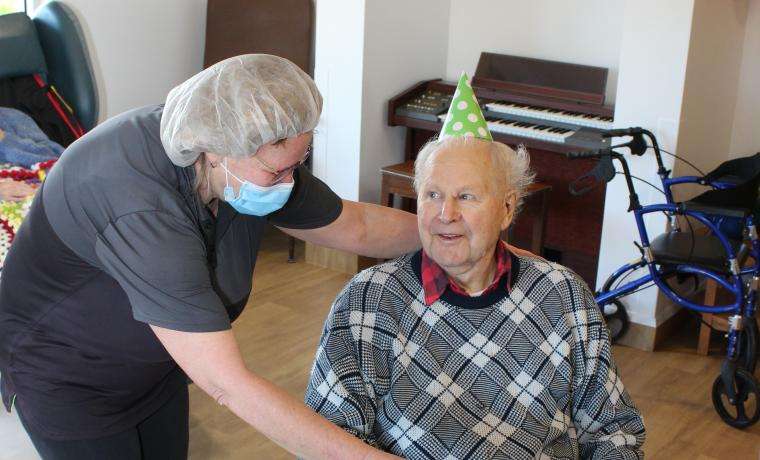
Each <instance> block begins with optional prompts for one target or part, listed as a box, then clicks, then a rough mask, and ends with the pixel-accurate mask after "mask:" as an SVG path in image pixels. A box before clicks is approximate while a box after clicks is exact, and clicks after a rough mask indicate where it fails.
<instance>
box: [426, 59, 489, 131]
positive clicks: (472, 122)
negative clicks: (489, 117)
mask: <svg viewBox="0 0 760 460" xmlns="http://www.w3.org/2000/svg"><path fill="white" fill-rule="evenodd" d="M453 136H464V137H477V138H480V139H484V140H487V141H492V140H493V137H491V132H490V131H489V130H488V124H487V123H486V119H485V118H484V117H483V112H481V111H480V104H478V99H477V98H476V97H475V92H474V91H473V90H472V86H471V85H470V82H469V81H468V78H467V74H466V73H464V72H462V76H461V77H459V83H458V84H457V90H456V91H455V92H454V97H453V98H452V99H451V105H450V106H449V113H448V114H447V115H446V121H444V122H443V129H442V130H441V133H440V134H439V135H438V139H446V138H447V137H453Z"/></svg>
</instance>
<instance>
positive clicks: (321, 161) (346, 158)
mask: <svg viewBox="0 0 760 460" xmlns="http://www.w3.org/2000/svg"><path fill="white" fill-rule="evenodd" d="M316 6H317V9H316V32H315V42H314V80H315V81H316V83H317V86H318V87H319V90H320V92H321V93H322V98H323V100H324V106H323V109H322V116H321V118H320V121H319V125H318V126H317V129H316V132H315V134H314V173H315V175H316V176H318V177H319V178H321V179H322V180H323V181H325V182H326V183H327V184H328V185H329V186H330V187H331V188H332V189H333V190H334V191H335V193H337V194H338V195H339V196H340V197H341V198H345V199H349V200H358V199H359V152H360V151H361V115H362V69H363V62H364V8H365V5H364V0H357V1H350V2H345V1H342V0H319V1H317V5H316Z"/></svg>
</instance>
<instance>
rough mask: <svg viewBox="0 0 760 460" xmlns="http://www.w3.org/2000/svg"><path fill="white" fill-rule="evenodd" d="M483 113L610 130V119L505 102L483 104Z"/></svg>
mask: <svg viewBox="0 0 760 460" xmlns="http://www.w3.org/2000/svg"><path fill="white" fill-rule="evenodd" d="M484 108H485V111H486V112H489V113H492V114H504V115H517V116H522V117H527V118H534V119H536V120H546V121H549V122H556V123H562V124H568V125H576V126H585V127H587V128H597V129H612V125H613V123H612V117H605V116H601V115H591V114H587V113H581V112H572V111H569V110H559V109H551V108H548V107H535V106H531V105H526V104H517V103H514V102H507V101H496V102H490V103H488V104H485V106H484Z"/></svg>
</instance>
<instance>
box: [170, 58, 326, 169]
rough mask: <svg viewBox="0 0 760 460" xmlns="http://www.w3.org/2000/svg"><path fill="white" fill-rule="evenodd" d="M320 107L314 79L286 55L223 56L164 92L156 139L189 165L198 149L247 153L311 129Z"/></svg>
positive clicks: (172, 156)
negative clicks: (163, 103)
mask: <svg viewBox="0 0 760 460" xmlns="http://www.w3.org/2000/svg"><path fill="white" fill-rule="evenodd" d="M321 111H322V96H321V95H320V94H319V90H318V89H317V86H316V84H315V83H314V80H312V79H311V77H309V76H308V75H307V74H306V73H305V72H304V71H302V70H301V69H300V68H298V66H296V65H295V64H293V63H292V62H290V61H288V60H287V59H284V58H281V57H277V56H272V55H268V54H244V55H242V56H236V57H232V58H229V59H225V60H224V61H221V62H219V63H217V64H214V65H213V66H211V67H209V68H208V69H206V70H204V71H202V72H200V73H198V74H197V75H195V76H193V77H191V78H190V79H188V80H187V81H185V82H184V83H182V84H180V85H179V86H177V87H175V88H174V89H172V90H171V91H170V92H169V95H168V96H167V97H166V104H165V105H164V112H163V115H162V117H161V143H162V144H163V145H164V149H166V153H167V155H168V156H169V158H170V159H171V161H172V162H173V163H174V164H176V165H178V166H189V165H191V164H192V163H193V162H195V160H196V159H197V158H198V156H199V155H200V154H201V153H202V152H211V153H215V154H217V155H222V156H229V157H233V158H241V157H250V156H252V155H254V154H255V153H256V151H257V150H258V149H259V147H261V146H262V145H264V144H268V143H270V142H274V141H277V140H280V139H285V138H289V137H295V136H298V135H299V134H303V133H305V132H308V131H311V130H313V129H314V127H315V126H316V125H317V121H318V120H319V114H320V112H321Z"/></svg>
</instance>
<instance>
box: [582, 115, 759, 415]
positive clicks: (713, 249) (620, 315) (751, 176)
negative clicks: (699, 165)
mask: <svg viewBox="0 0 760 460" xmlns="http://www.w3.org/2000/svg"><path fill="white" fill-rule="evenodd" d="M603 136H604V137H623V136H631V140H630V141H628V142H626V143H624V144H619V145H614V146H611V147H609V148H605V149H600V150H595V151H588V152H578V153H571V154H569V155H568V156H569V157H570V158H597V159H598V160H599V161H598V163H597V165H596V167H595V168H594V170H593V171H591V172H590V173H589V174H587V175H585V176H583V177H582V178H580V179H579V180H578V181H575V182H574V183H573V184H571V187H570V191H571V193H573V194H576V195H578V194H582V193H585V192H586V191H588V190H589V189H590V188H591V187H592V185H588V184H586V186H585V188H581V189H579V186H580V185H582V184H584V182H585V181H588V180H589V179H596V180H605V181H607V182H609V181H611V180H612V179H613V178H614V177H615V174H616V173H617V172H616V171H615V168H614V166H613V160H617V162H618V163H619V164H620V165H621V167H622V170H623V171H622V175H624V176H625V180H626V184H627V186H628V193H629V202H630V204H629V207H628V211H629V212H631V211H632V212H633V215H634V219H635V221H636V227H637V228H638V234H639V239H640V242H634V244H636V246H637V247H638V249H639V251H640V252H641V258H640V259H639V260H638V261H636V262H633V263H629V264H625V265H623V266H622V267H620V268H619V269H617V270H616V271H615V272H614V273H613V274H612V275H611V276H610V277H609V278H608V279H607V280H606V281H605V283H604V284H603V285H602V288H601V289H600V290H599V292H597V293H596V295H595V297H596V301H597V303H598V304H599V306H600V308H601V309H602V311H603V313H604V316H605V319H606V321H607V325H608V327H609V328H610V334H611V337H612V338H613V340H614V339H615V338H617V337H619V336H620V335H622V334H623V333H624V332H625V329H626V326H627V324H628V318H627V315H626V312H625V307H624V306H623V304H622V303H621V302H620V300H619V299H620V298H621V297H624V296H626V295H628V294H631V293H633V292H635V291H637V290H640V289H642V288H643V287H647V286H645V285H651V284H654V285H656V286H657V287H658V288H659V289H660V291H661V292H662V293H663V294H665V295H666V296H667V297H668V298H669V299H671V300H672V301H673V302H674V303H676V304H677V305H679V306H681V307H684V308H687V309H689V310H692V311H695V312H703V313H728V314H729V315H730V316H729V321H728V324H729V330H728V334H727V337H728V351H727V353H726V358H725V360H724V361H723V364H722V366H721V371H720V375H718V377H717V378H716V379H715V382H714V383H713V388H712V400H713V405H714V406H715V410H716V411H717V412H718V415H720V417H721V418H722V419H723V421H724V422H725V423H727V424H728V425H730V426H733V427H736V428H746V427H748V426H751V425H753V424H754V423H756V422H757V421H758V419H760V389H759V385H758V380H757V378H756V377H755V376H754V371H755V366H756V361H757V350H758V346H759V345H760V344H759V343H758V327H757V321H756V319H755V308H756V304H757V302H758V285H760V240H758V234H757V228H756V222H757V219H758V214H760V212H758V210H759V209H760V206H758V187H759V186H760V153H759V154H756V155H754V156H751V157H745V158H739V159H736V160H730V161H727V162H724V163H723V164H721V165H720V166H719V167H718V168H717V169H715V170H714V171H712V172H710V173H708V174H705V175H703V176H683V177H674V178H671V177H670V171H669V170H667V169H665V167H664V166H663V163H662V157H661V149H660V148H659V146H658V144H657V139H656V138H655V136H654V135H653V134H652V133H651V132H649V131H647V130H645V129H642V128H629V129H619V130H609V131H606V132H604V133H603ZM647 139H648V140H649V141H650V142H651V144H648V143H647ZM622 148H628V149H630V152H631V154H633V155H636V156H641V155H644V153H646V151H647V150H648V149H649V148H651V149H652V150H653V151H654V154H655V157H656V159H657V165H658V170H657V174H658V175H659V176H660V180H661V183H662V190H661V191H662V192H663V193H664V195H665V202H664V203H660V204H651V205H646V206H642V205H641V203H640V202H639V198H638V196H637V195H636V190H635V188H634V185H633V180H632V179H639V178H638V177H635V176H632V175H631V171H630V169H629V168H628V163H627V161H626V159H625V157H624V156H623V155H622V154H621V153H619V152H618V151H617V150H618V149H622ZM617 174H621V173H617ZM687 183H691V184H699V185H703V186H708V187H710V188H711V189H710V190H708V191H706V192H704V193H702V194H701V195H699V196H697V197H695V198H692V199H691V200H689V201H684V202H676V201H674V199H673V195H672V192H671V187H672V186H674V185H678V184H687ZM650 185H652V184H650ZM655 188H657V187H655ZM658 212H662V213H664V214H665V215H666V216H667V218H668V220H669V223H670V225H669V227H670V230H669V231H667V232H666V233H663V234H662V235H659V236H657V237H656V238H654V239H653V240H650V238H649V235H648V234H647V229H646V226H645V225H644V216H645V215H647V214H651V213H658ZM689 219H691V220H693V221H696V222H699V223H700V224H701V225H703V226H704V227H705V228H706V229H707V232H705V234H695V233H694V231H693V227H692V224H691V223H690V221H689ZM684 222H685V224H686V225H688V229H690V230H691V231H688V229H687V231H684V228H683V225H684V224H683V223H684ZM747 262H750V263H747ZM639 269H644V270H645V273H646V274H644V275H643V276H641V277H640V278H637V279H634V280H632V281H628V282H625V283H624V281H625V279H626V278H627V277H628V276H629V275H631V274H632V273H633V272H635V271H636V270H639ZM687 278H694V279H696V280H698V279H699V278H704V279H711V280H714V281H715V282H716V283H717V284H718V285H719V286H721V287H722V288H723V289H725V291H726V292H728V294H729V297H730V298H731V299H732V300H731V303H728V304H725V305H703V304H699V303H694V302H693V301H691V300H689V299H687V298H686V297H684V296H683V295H681V294H679V293H677V292H676V291H675V290H674V288H673V287H672V286H671V284H669V282H671V283H672V282H673V280H677V281H678V282H681V281H683V280H684V279H687Z"/></svg>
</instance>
